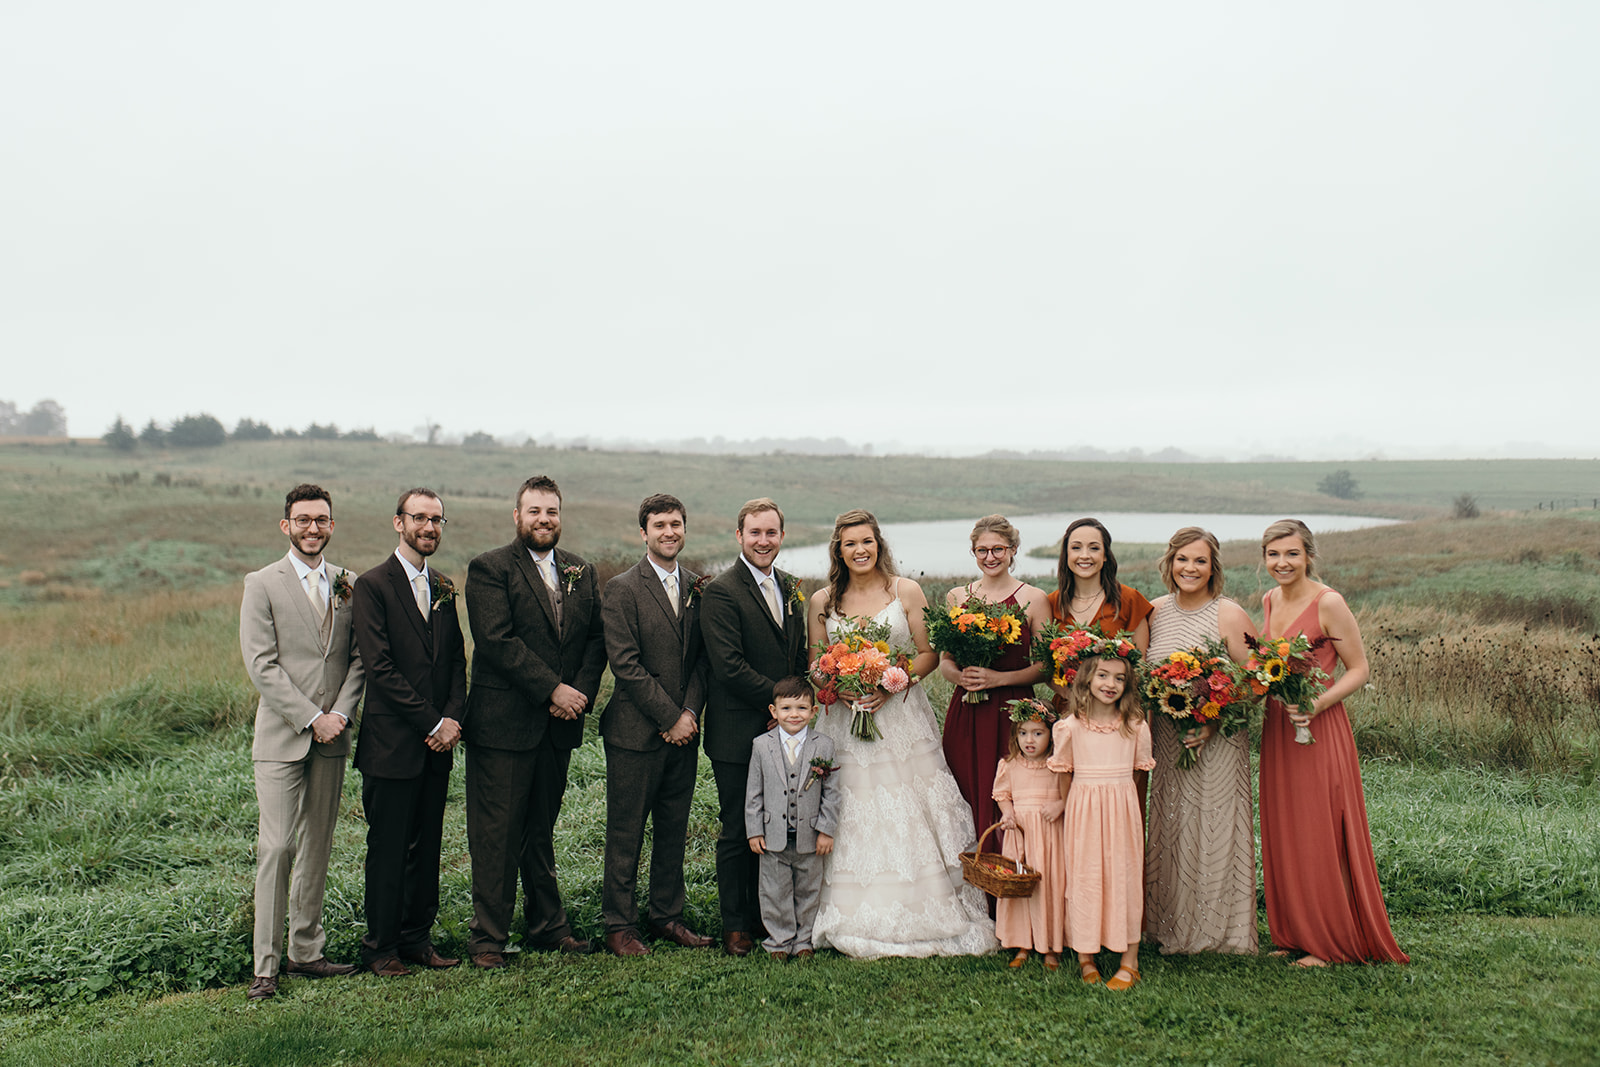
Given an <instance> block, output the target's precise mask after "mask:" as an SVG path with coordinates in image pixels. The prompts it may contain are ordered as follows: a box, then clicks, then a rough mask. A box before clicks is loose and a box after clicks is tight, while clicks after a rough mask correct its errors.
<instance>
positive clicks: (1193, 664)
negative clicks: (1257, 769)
mask: <svg viewBox="0 0 1600 1067" xmlns="http://www.w3.org/2000/svg"><path fill="white" fill-rule="evenodd" d="M1142 673H1143V678H1142V679H1141V682H1140V686H1139V694H1140V696H1142V697H1143V698H1144V706H1145V708H1146V710H1148V711H1149V712H1150V713H1151V714H1152V715H1154V714H1155V713H1157V712H1159V713H1161V714H1162V715H1165V716H1167V717H1168V718H1170V719H1172V720H1173V722H1174V723H1175V724H1176V725H1177V727H1178V728H1179V729H1180V730H1182V731H1183V732H1184V734H1185V736H1188V735H1189V734H1192V733H1193V731H1195V730H1196V729H1199V728H1200V727H1203V726H1206V725H1208V724H1210V723H1216V724H1217V732H1218V733H1220V734H1221V735H1222V736H1223V737H1229V736H1231V735H1233V734H1236V733H1238V732H1239V731H1240V730H1241V729H1243V728H1244V727H1246V726H1248V725H1250V705H1251V703H1252V702H1253V701H1254V699H1255V697H1254V695H1253V694H1252V693H1251V691H1250V686H1249V684H1248V682H1247V681H1246V679H1245V672H1244V668H1243V667H1241V666H1239V665H1238V664H1237V663H1235V662H1234V661H1233V660H1232V659H1231V658H1230V657H1229V656H1228V649H1227V646H1226V645H1224V644H1222V642H1220V641H1217V640H1211V641H1207V642H1206V644H1205V647H1203V648H1192V649H1187V650H1180V651H1178V652H1174V653H1172V655H1170V656H1168V657H1167V658H1166V659H1164V660H1162V661H1161V662H1160V663H1156V664H1148V663H1147V664H1146V665H1145V669H1144V671H1143V672H1142ZM1199 758H1200V757H1199V754H1198V753H1197V752H1196V751H1195V750H1194V749H1192V748H1190V747H1189V746H1188V745H1182V746H1181V747H1180V748H1179V750H1178V768H1179V769H1180V770H1185V771H1186V770H1188V769H1189V768H1191V767H1193V766H1194V765H1195V762H1196V761H1197V760H1198V759H1199Z"/></svg>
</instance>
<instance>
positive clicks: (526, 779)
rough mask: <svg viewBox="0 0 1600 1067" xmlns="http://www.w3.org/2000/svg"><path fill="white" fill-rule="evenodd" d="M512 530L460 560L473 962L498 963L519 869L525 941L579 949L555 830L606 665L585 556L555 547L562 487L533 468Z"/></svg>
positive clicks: (595, 590) (582, 946)
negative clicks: (466, 646)
mask: <svg viewBox="0 0 1600 1067" xmlns="http://www.w3.org/2000/svg"><path fill="white" fill-rule="evenodd" d="M511 519H512V523H513V525H514V526H515V528H516V538H515V540H513V541H512V542H511V543H510V544H509V545H506V546H505V547H504V548H497V549H494V550H493V551H490V552H485V553H484V554H483V555H481V556H479V557H478V558H476V559H474V560H473V561H472V562H471V563H470V564H469V565H468V566H467V618H468V621H469V623H470V624H471V626H472V639H473V642H474V644H473V652H472V692H471V694H470V695H469V696H468V697H467V720H466V724H465V733H464V737H465V740H466V743H467V842H468V844H469V845H470V847H471V849H472V935H471V938H470V939H469V941H468V949H469V951H470V952H471V954H472V962H473V963H474V964H476V965H477V966H479V967H488V968H494V967H504V966H505V962H506V961H505V948H506V940H507V938H508V937H509V935H510V927H511V916H512V913H513V912H514V911H515V910H516V903H517V879H518V875H519V874H520V875H521V879H522V887H523V892H524V894H525V902H524V905H523V913H524V915H525V917H526V919H527V923H528V942H529V944H531V945H532V946H533V947H534V948H537V949H543V950H552V951H553V950H560V951H562V952H569V953H584V952H589V951H590V950H591V946H590V944H589V942H588V941H586V940H583V939H582V938H579V937H575V936H574V935H573V932H572V925H571V923H570V922H568V920H567V911H566V908H565V907H563V906H562V903H561V891H560V889H559V887H558V886H557V885H556V856H555V841H554V832H555V824H556V816H557V815H558V814H560V812H561V797H562V794H563V793H565V792H566V789H567V764H568V762H569V761H570V760H571V758H572V750H573V749H574V748H576V747H578V745H579V743H580V742H582V740H583V716H584V713H585V712H586V711H587V710H588V709H589V706H590V705H591V704H592V703H593V702H594V699H595V696H596V695H597V694H598V693H599V691H600V675H601V673H602V672H603V671H604V670H605V666H606V646H605V635H604V633H603V632H602V628H601V620H600V590H599V585H598V583H597V582H596V580H595V573H594V567H593V566H591V565H590V564H589V563H587V562H586V561H585V560H583V559H582V558H581V557H579V556H575V555H573V554H572V553H571V552H567V551H566V550H564V549H560V548H557V547H556V545H557V543H558V542H559V541H560V540H561V489H560V488H559V487H558V486H557V485H556V483H555V482H553V481H551V480H550V479H549V478H546V477H544V476H543V475H539V476H536V477H533V478H529V479H528V480H527V481H526V482H524V483H522V488H521V489H520V490H518V492H517V501H516V507H515V508H513V509H512V512H511Z"/></svg>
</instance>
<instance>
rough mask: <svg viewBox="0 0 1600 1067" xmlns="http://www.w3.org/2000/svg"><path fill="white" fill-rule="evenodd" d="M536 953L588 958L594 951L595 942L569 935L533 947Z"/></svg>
mask: <svg viewBox="0 0 1600 1067" xmlns="http://www.w3.org/2000/svg"><path fill="white" fill-rule="evenodd" d="M533 951H535V952H560V953H562V954H563V955H567V956H587V955H588V954H589V953H591V952H593V951H594V942H592V941H588V940H586V939H584V938H581V937H574V936H572V935H571V934H568V935H567V936H566V937H563V938H561V939H560V940H558V941H545V942H542V943H540V944H537V945H534V946H533Z"/></svg>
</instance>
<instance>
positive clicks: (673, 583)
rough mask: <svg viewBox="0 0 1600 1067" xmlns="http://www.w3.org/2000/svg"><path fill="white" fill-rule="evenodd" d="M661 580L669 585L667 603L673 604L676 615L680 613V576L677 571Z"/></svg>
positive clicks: (673, 611)
mask: <svg viewBox="0 0 1600 1067" xmlns="http://www.w3.org/2000/svg"><path fill="white" fill-rule="evenodd" d="M661 581H662V584H664V585H665V586H666V587H667V603H668V604H671V605H672V613H673V614H674V615H676V614H678V576H677V574H676V573H673V574H669V575H667V576H666V577H665V578H663V579H661Z"/></svg>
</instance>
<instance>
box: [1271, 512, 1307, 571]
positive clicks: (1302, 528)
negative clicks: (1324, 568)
mask: <svg viewBox="0 0 1600 1067" xmlns="http://www.w3.org/2000/svg"><path fill="white" fill-rule="evenodd" d="M1285 537H1298V538H1300V543H1301V544H1302V545H1305V547H1306V577H1307V578H1315V577H1316V576H1317V539H1316V538H1315V537H1313V536H1312V535H1311V527H1309V526H1307V525H1306V524H1305V523H1303V522H1301V521H1300V520H1299V519H1279V520H1278V521H1277V522H1275V523H1273V524H1272V525H1271V526H1268V527H1267V528H1266V530H1265V531H1264V532H1263V533H1262V534H1261V558H1262V559H1266V558H1267V546H1268V545H1270V544H1272V542H1274V541H1278V540H1281V539H1283V538H1285Z"/></svg>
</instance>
